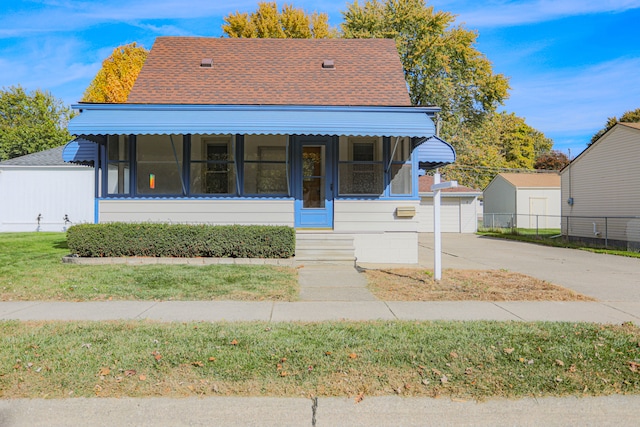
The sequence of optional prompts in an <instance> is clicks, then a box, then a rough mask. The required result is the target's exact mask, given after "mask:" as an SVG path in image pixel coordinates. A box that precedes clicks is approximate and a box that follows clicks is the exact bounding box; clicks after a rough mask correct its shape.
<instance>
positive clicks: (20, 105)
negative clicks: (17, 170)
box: [0, 86, 73, 160]
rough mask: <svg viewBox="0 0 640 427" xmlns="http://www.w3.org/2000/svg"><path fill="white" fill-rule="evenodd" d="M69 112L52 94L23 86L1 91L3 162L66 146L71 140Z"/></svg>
mask: <svg viewBox="0 0 640 427" xmlns="http://www.w3.org/2000/svg"><path fill="white" fill-rule="evenodd" d="M72 116H73V112H72V110H71V109H70V108H68V107H67V106H65V105H64V104H63V102H62V101H60V100H58V99H56V98H54V97H53V95H51V94H50V93H49V92H44V91H42V90H39V89H37V90H35V91H33V92H31V93H27V92H25V90H24V89H23V88H22V87H20V86H11V87H9V88H8V89H7V88H3V89H2V90H1V91H0V160H7V159H11V158H13V157H18V156H23V155H25V154H30V153H35V152H38V151H42V150H46V149H49V148H54V147H58V146H60V145H63V144H65V143H67V142H69V140H70V139H71V135H69V132H68V131H67V122H68V121H69V119H70V118H71V117H72Z"/></svg>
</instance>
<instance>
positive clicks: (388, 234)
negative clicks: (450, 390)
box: [69, 37, 455, 263]
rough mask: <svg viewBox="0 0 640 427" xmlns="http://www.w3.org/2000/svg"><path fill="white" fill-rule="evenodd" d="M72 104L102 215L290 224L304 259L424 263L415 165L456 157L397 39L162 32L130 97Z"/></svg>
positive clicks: (73, 123)
mask: <svg viewBox="0 0 640 427" xmlns="http://www.w3.org/2000/svg"><path fill="white" fill-rule="evenodd" d="M74 108H75V109H77V110H79V111H80V114H79V115H78V116H76V117H75V118H74V119H72V120H71V122H70V124H69V131H70V132H71V133H72V134H73V135H76V136H78V137H82V138H85V139H87V140H92V141H94V142H95V143H97V144H98V147H99V150H98V151H99V155H98V157H99V158H98V159H97V160H96V164H97V165H98V168H99V170H100V185H99V186H98V188H97V190H96V215H97V219H96V220H97V221H98V222H109V221H163V222H166V221H171V222H180V223H209V224H264V225H269V224H271V225H286V226H291V227H295V229H296V231H297V233H296V234H297V245H298V246H297V249H296V257H297V258H301V259H304V258H305V256H310V257H318V256H319V255H318V254H320V253H322V252H323V251H322V250H318V251H316V252H313V251H310V252H307V253H306V254H305V252H304V249H303V247H305V248H307V249H313V246H314V245H318V246H322V245H323V242H324V244H328V246H329V247H338V246H342V247H346V248H347V252H348V253H349V254H348V256H347V257H348V258H349V257H350V258H351V259H352V260H353V259H354V258H357V260H358V261H362V262H382V261H384V262H397V263H416V262H417V260H418V242H417V239H418V234H417V232H418V221H417V220H416V217H415V212H416V211H417V208H418V205H419V203H420V199H419V196H418V169H419V168H423V169H428V168H431V167H437V166H439V165H444V164H447V163H450V162H453V161H454V160H455V152H454V151H453V148H451V146H449V145H448V144H447V143H445V142H444V141H441V140H440V139H438V138H436V137H435V136H434V133H435V127H434V124H433V121H432V117H433V116H434V114H435V113H436V112H437V111H438V108H436V107H412V106H411V102H410V99H409V94H408V91H407V86H406V83H405V80H404V74H403V69H402V64H401V63H400V59H399V56H398V52H397V50H396V45H395V42H394V41H393V40H385V39H370V40H346V39H336V40H299V39H225V38H195V37H160V38H158V39H156V41H155V43H154V45H153V48H152V49H151V52H150V53H149V56H148V58H147V61H146V63H145V65H144V67H143V68H142V71H141V72H140V75H139V77H138V79H137V81H136V83H135V85H134V87H133V89H132V91H131V93H130V95H129V98H128V100H127V102H126V103H124V104H109V105H106V104H90V103H82V104H78V105H75V106H74ZM305 242H307V243H306V244H305ZM309 242H312V243H309ZM328 252H329V251H328V250H325V251H324V253H325V254H326V253H328ZM336 256H337V255H336ZM328 258H330V256H328Z"/></svg>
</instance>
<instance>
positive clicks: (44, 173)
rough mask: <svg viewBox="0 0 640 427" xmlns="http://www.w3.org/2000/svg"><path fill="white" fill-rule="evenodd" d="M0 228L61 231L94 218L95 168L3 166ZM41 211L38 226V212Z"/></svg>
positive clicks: (0, 184) (0, 191)
mask: <svg viewBox="0 0 640 427" xmlns="http://www.w3.org/2000/svg"><path fill="white" fill-rule="evenodd" d="M0 201H1V203H0V231H64V230H65V229H66V227H68V226H69V224H66V225H65V222H64V216H65V215H68V217H69V219H70V220H71V222H72V224H77V223H82V222H91V223H92V222H93V221H94V170H93V168H89V167H86V168H85V167H45V166H41V167H37V166H31V167H4V168H2V169H1V170H0ZM40 214H41V215H42V219H41V221H40V227H39V228H38V220H37V218H38V215H40Z"/></svg>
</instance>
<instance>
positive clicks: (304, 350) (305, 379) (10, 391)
mask: <svg viewBox="0 0 640 427" xmlns="http://www.w3.org/2000/svg"><path fill="white" fill-rule="evenodd" d="M639 340H640V330H639V329H638V328H637V327H636V326H634V325H631V324H625V325H622V326H614V325H599V324H590V323H552V322H540V323H525V322H488V321H476V322H403V321H393V322H383V321H377V322H341V323H307V324H302V323H206V322H202V323H152V322H147V321H137V322H133V321H120V322H17V321H8V322H0V398H3V399H11V398H65V397H91V396H98V397H126V396H131V397H159V396H164V397H186V396H207V395H223V396H228V395H231V396H296V397H301V396H349V397H351V398H352V399H355V401H356V402H357V401H358V399H362V398H365V399H366V398H367V396H381V395H401V396H425V397H438V396H451V397H456V398H465V399H466V398H469V399H479V400H482V399H485V398H490V397H508V398H518V397H528V396H534V397H538V396H567V395H574V396H588V395H593V396H598V395H608V394H614V393H624V394H638V393H640V347H639Z"/></svg>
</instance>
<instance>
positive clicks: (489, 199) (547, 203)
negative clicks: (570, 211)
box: [483, 172, 561, 228]
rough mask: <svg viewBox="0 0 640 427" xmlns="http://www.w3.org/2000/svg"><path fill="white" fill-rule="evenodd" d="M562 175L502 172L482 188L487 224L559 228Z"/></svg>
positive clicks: (493, 225)
mask: <svg viewBox="0 0 640 427" xmlns="http://www.w3.org/2000/svg"><path fill="white" fill-rule="evenodd" d="M560 204H561V201H560V175H558V174H557V173H555V172H552V173H500V174H498V175H496V177H495V178H493V180H492V181H491V182H490V183H489V185H487V187H486V188H485V189H484V192H483V205H484V206H483V209H484V212H483V218H484V226H485V227H491V228H504V227H517V228H536V227H537V228H560V223H561V220H560Z"/></svg>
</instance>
